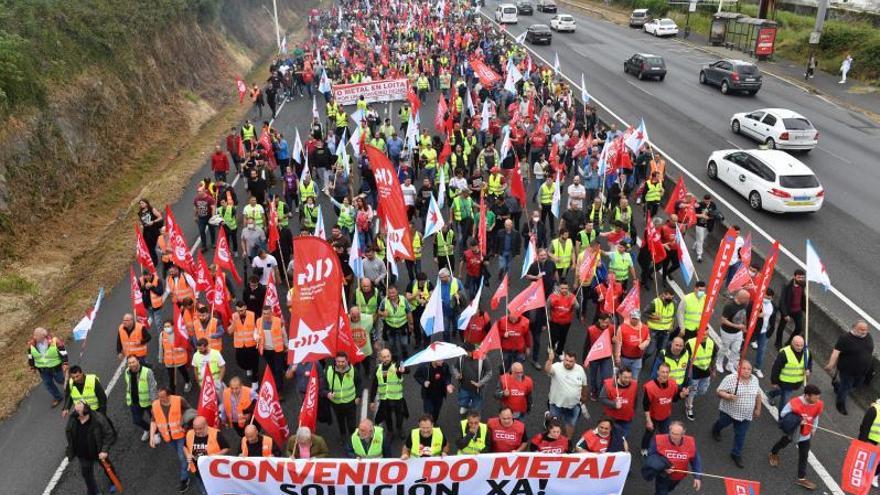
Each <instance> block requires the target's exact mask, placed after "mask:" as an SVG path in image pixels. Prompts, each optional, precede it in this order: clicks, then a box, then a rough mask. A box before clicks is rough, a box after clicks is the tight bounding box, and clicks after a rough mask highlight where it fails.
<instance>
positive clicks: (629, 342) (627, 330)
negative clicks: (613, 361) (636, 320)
mask: <svg viewBox="0 0 880 495" xmlns="http://www.w3.org/2000/svg"><path fill="white" fill-rule="evenodd" d="M650 335H651V332H649V331H648V329H647V328H646V327H645V325H641V326H639V328H634V327H632V326H630V324H629V323H623V324H621V325H620V337H621V340H622V343H621V347H620V355H621V356H623V357H625V358H629V359H639V358H641V357H642V355H644V354H645V351H643V350H641V349H639V344H641V343H642V342H644V341H646V340H648V337H649V336H650Z"/></svg>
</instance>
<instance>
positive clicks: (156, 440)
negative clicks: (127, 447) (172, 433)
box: [153, 433, 162, 445]
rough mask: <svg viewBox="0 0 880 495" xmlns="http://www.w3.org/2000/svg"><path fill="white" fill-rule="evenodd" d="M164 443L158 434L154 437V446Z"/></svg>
mask: <svg viewBox="0 0 880 495" xmlns="http://www.w3.org/2000/svg"><path fill="white" fill-rule="evenodd" d="M161 443H162V435H160V434H158V433H156V434H155V435H153V445H159V444H161Z"/></svg>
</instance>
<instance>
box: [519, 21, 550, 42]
mask: <svg viewBox="0 0 880 495" xmlns="http://www.w3.org/2000/svg"><path fill="white" fill-rule="evenodd" d="M552 40H553V33H551V32H550V27H549V26H547V25H546V24H532V25H531V26H529V30H528V31H526V41H528V42H529V43H531V44H533V45H537V44H538V43H547V44H548V45H549V44H550V43H551V41H552Z"/></svg>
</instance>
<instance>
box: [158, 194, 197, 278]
mask: <svg viewBox="0 0 880 495" xmlns="http://www.w3.org/2000/svg"><path fill="white" fill-rule="evenodd" d="M165 231H166V232H168V240H169V242H170V243H171V261H172V262H173V263H174V264H175V265H177V266H178V267H180V269H181V270H183V271H185V272H188V273H193V270H194V267H195V261H194V260H193V257H192V253H190V251H189V246H187V244H186V238H185V237H184V236H183V231H182V230H181V229H180V224H178V223H177V219H176V218H174V213H172V212H171V207H170V206H168V205H165Z"/></svg>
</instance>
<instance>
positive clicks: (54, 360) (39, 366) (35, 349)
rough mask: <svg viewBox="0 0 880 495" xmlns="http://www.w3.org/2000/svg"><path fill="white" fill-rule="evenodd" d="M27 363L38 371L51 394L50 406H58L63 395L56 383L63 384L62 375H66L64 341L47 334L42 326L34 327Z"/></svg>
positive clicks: (66, 362)
mask: <svg viewBox="0 0 880 495" xmlns="http://www.w3.org/2000/svg"><path fill="white" fill-rule="evenodd" d="M27 357H28V365H29V366H30V368H31V369H32V370H33V371H35V372H37V373H39V375H40V379H41V380H42V381H43V386H44V387H45V388H46V390H47V391H48V392H49V395H51V396H52V408H55V407H58V404H61V401H62V400H64V396H63V395H61V391H60V390H58V385H62V386H63V385H64V377H65V376H67V368H68V360H67V348H66V347H64V342H63V341H62V340H61V339H59V338H57V337H53V336H51V335H49V331H48V330H46V329H45V328H43V327H38V328H35V329H34V336H33V338H32V339H31V340H30V342H28V355H27Z"/></svg>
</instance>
